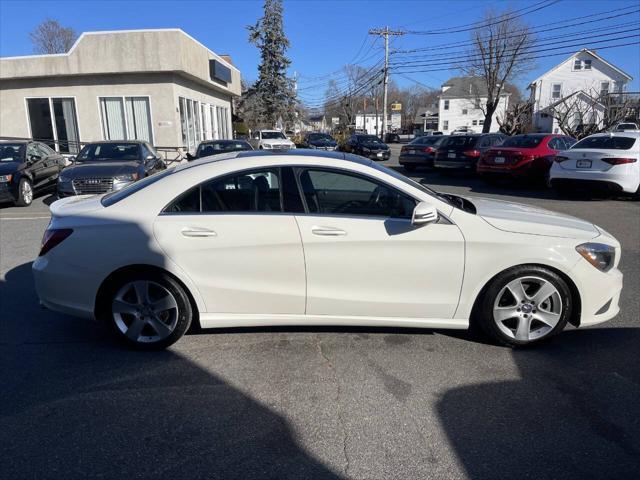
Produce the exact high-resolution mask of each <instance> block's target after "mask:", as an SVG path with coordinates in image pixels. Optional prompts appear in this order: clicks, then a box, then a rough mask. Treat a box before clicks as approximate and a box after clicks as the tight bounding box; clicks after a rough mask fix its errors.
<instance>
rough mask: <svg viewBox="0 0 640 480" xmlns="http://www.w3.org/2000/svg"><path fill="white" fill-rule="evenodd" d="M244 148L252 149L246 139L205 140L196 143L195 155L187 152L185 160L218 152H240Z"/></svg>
mask: <svg viewBox="0 0 640 480" xmlns="http://www.w3.org/2000/svg"><path fill="white" fill-rule="evenodd" d="M244 150H253V147H252V146H251V144H250V143H249V142H247V141H246V140H207V141H206V142H202V143H201V144H200V145H198V148H197V150H196V154H195V155H191V154H190V153H187V160H195V159H196V158H202V157H209V156H211V155H218V154H219V153H227V152H242V151H244Z"/></svg>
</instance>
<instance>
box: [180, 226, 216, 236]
mask: <svg viewBox="0 0 640 480" xmlns="http://www.w3.org/2000/svg"><path fill="white" fill-rule="evenodd" d="M180 233H182V236H183V237H215V236H217V233H216V232H214V231H213V230H209V229H208V228H202V227H184V228H183V229H182V230H180Z"/></svg>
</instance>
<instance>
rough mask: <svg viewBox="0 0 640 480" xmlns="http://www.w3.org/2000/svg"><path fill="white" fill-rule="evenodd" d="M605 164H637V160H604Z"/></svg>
mask: <svg viewBox="0 0 640 480" xmlns="http://www.w3.org/2000/svg"><path fill="white" fill-rule="evenodd" d="M602 161H603V162H607V163H608V164H609V165H624V164H626V163H635V162H636V161H637V160H636V159H635V158H603V159H602Z"/></svg>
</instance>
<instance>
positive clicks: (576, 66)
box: [573, 58, 582, 70]
mask: <svg viewBox="0 0 640 480" xmlns="http://www.w3.org/2000/svg"><path fill="white" fill-rule="evenodd" d="M573 69H574V70H582V60H580V59H578V58H576V59H575V60H574V62H573Z"/></svg>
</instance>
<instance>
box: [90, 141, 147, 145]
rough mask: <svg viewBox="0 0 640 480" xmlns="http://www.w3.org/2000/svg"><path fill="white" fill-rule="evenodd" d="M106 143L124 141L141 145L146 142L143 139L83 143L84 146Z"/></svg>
mask: <svg viewBox="0 0 640 480" xmlns="http://www.w3.org/2000/svg"><path fill="white" fill-rule="evenodd" d="M106 143H117V144H119V145H122V144H125V143H129V144H136V145H142V144H143V143H148V142H147V141H145V140H99V141H97V142H87V143H86V144H85V146H87V145H98V144H106Z"/></svg>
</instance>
